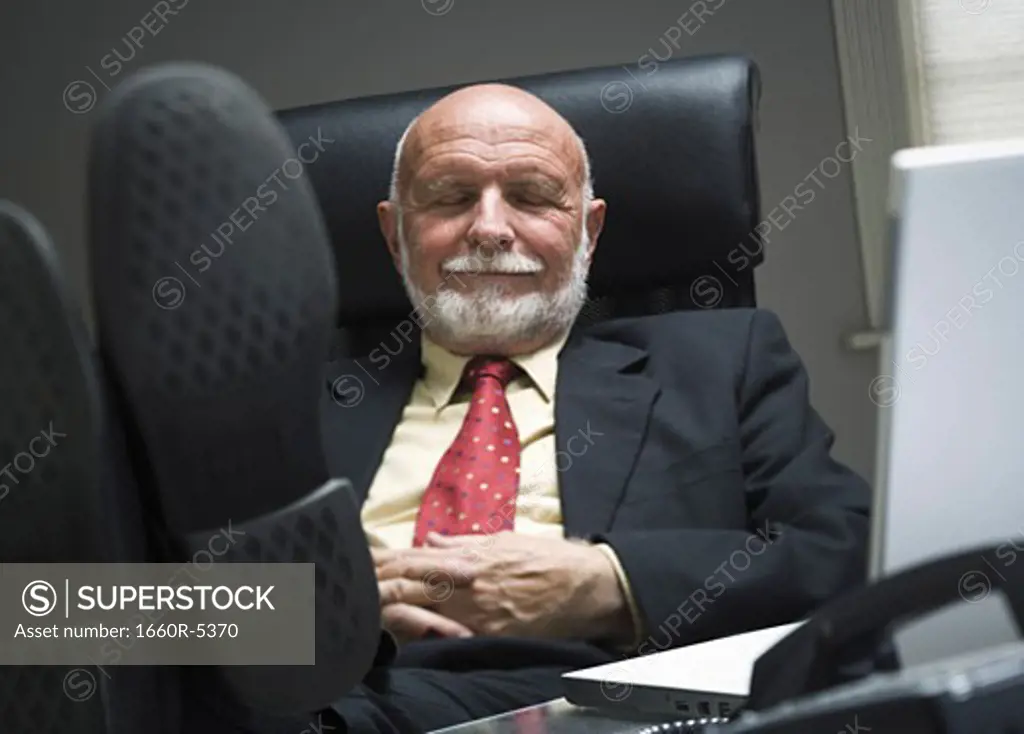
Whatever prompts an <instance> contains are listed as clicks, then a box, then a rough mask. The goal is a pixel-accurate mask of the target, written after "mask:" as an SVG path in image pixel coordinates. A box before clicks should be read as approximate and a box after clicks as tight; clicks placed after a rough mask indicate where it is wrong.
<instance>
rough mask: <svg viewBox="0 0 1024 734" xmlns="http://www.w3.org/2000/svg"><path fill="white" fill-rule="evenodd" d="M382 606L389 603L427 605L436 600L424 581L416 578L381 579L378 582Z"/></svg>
mask: <svg viewBox="0 0 1024 734" xmlns="http://www.w3.org/2000/svg"><path fill="white" fill-rule="evenodd" d="M377 589H378V592H379V594H380V605H381V607H385V606H388V605H389V604H412V605H415V606H418V607H427V606H431V605H433V604H434V603H435V602H434V600H433V599H431V598H430V595H429V594H428V593H427V588H426V586H424V584H423V582H421V581H416V580H414V579H407V578H397V579H389V580H388V581H381V582H380V583H378V584H377Z"/></svg>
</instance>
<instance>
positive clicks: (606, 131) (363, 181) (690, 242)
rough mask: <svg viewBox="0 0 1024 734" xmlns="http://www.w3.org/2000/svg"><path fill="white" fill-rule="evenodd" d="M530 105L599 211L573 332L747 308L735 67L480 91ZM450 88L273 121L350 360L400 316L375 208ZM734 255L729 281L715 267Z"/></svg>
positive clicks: (615, 74) (402, 308) (681, 64)
mask: <svg viewBox="0 0 1024 734" xmlns="http://www.w3.org/2000/svg"><path fill="white" fill-rule="evenodd" d="M486 81H496V82H503V83H506V84H511V85H514V86H517V87H520V88H522V89H525V90H527V91H529V92H532V93H533V94H535V95H537V96H538V97H540V98H541V99H543V100H544V101H546V102H547V103H548V104H550V105H551V106H552V107H553V108H554V109H556V110H557V111H558V112H559V113H561V114H562V115H563V116H564V117H565V118H566V119H567V120H568V121H569V123H570V124H571V125H572V126H573V127H574V128H575V130H576V131H577V132H578V133H579V134H580V136H581V137H582V138H583V140H584V142H585V144H586V146H587V151H588V153H589V156H590V160H591V166H592V174H593V177H594V189H595V195H596V196H598V197H600V198H603V199H605V200H606V201H607V202H608V214H607V217H606V222H605V228H604V232H603V233H602V235H601V238H600V241H599V243H598V248H597V252H596V254H595V259H594V263H593V266H592V269H591V275H590V279H589V293H590V299H589V302H588V304H587V307H586V308H585V309H584V311H583V313H582V314H581V316H580V321H581V322H582V321H595V320H604V319H607V318H614V317H621V316H636V315H643V314H648V313H660V312H665V311H676V310H686V309H692V308H708V307H718V308H727V307H737V306H753V305H755V292H754V273H753V271H754V267H755V266H757V265H759V264H760V263H761V262H762V260H763V259H764V253H763V248H760V247H755V245H754V244H753V243H754V242H756V240H752V239H751V235H752V233H753V232H754V228H755V227H756V226H757V224H758V220H759V215H760V201H759V194H758V183H757V166H756V158H755V148H754V144H755V124H756V116H757V115H756V113H757V106H758V101H759V98H760V84H759V76H758V71H757V67H756V66H755V64H754V63H753V62H752V61H750V60H749V59H747V58H744V57H739V56H729V55H719V56H704V57H693V58H684V59H677V60H672V61H669V62H667V63H663V64H661V65H660V66H659V67H658V68H657V70H656V72H655V73H652V74H650V75H649V76H646V77H643V78H637V77H635V76H633V75H632V74H631V72H630V71H629V69H628V68H627V67H623V66H614V67H604V68H593V69H583V70H578V71H562V72H555V73H549V74H542V75H534V76H524V77H516V78H510V79H493V80H486ZM456 88H457V86H454V85H453V86H446V87H436V88H431V89H425V90H419V91H411V92H403V93H399V94H386V95H378V96H372V97H363V98H357V99H349V100H342V101H338V102H328V103H323V104H316V105H309V106H305V107H300V108H294V109H289V110H283V111H280V112H278V118H279V120H280V121H281V123H282V124H283V125H284V127H285V129H286V130H287V132H288V134H289V135H290V136H291V137H292V139H293V140H294V141H295V143H296V145H298V144H299V143H300V142H303V141H306V140H308V139H309V138H310V136H312V137H313V138H314V139H316V138H318V137H319V138H320V139H321V140H322V143H321V146H320V147H321V151H322V152H320V153H319V154H318V156H317V158H316V160H315V161H314V162H312V163H310V165H308V166H307V169H306V174H305V175H308V176H309V178H310V180H311V182H312V184H313V187H314V189H315V190H316V193H317V197H318V199H319V202H320V205H321V208H322V209H323V213H324V217H325V220H326V223H327V227H328V230H329V232H330V236H331V239H332V241H333V244H334V247H335V255H336V260H337V264H338V278H339V287H340V294H341V298H340V312H339V327H340V329H341V331H342V332H344V333H346V334H347V337H346V341H347V344H346V346H344V347H342V348H343V349H344V351H346V352H348V353H351V354H354V355H355V354H359V353H360V352H361V350H362V349H363V347H361V346H360V345H361V344H363V345H375V344H376V343H378V342H379V339H380V337H381V335H383V334H386V333H387V332H388V331H389V330H391V329H394V327H395V325H396V324H397V323H399V322H401V321H403V320H408V319H409V317H410V314H411V312H412V307H411V305H410V303H409V301H408V299H407V297H406V295H405V291H404V289H403V288H402V284H401V280H400V278H399V275H398V274H397V273H396V272H395V269H394V266H393V264H392V261H391V258H390V256H389V255H388V253H387V249H386V247H385V245H384V241H383V237H382V236H381V234H380V231H379V229H378V224H377V214H376V205H377V202H379V201H380V200H382V199H386V198H387V195H388V186H389V183H390V177H391V168H392V164H393V158H394V152H395V146H396V145H397V143H398V139H399V137H400V136H401V134H402V132H403V131H404V130H405V128H406V126H407V125H408V123H409V122H410V121H411V120H412V119H413V118H414V117H415V116H416V115H417V114H419V113H420V112H421V111H423V110H424V109H425V108H426V107H428V106H430V105H431V104H432V103H433V102H434V101H436V100H437V99H439V98H440V97H442V96H444V95H445V94H447V93H448V92H450V91H453V90H454V89H456ZM739 246H742V247H743V251H744V253H749V254H744V256H743V260H744V264H743V267H742V268H737V267H735V265H734V264H731V263H730V262H729V260H730V259H734V258H729V259H727V255H729V254H734V253H731V251H734V250H736V249H737V247H739Z"/></svg>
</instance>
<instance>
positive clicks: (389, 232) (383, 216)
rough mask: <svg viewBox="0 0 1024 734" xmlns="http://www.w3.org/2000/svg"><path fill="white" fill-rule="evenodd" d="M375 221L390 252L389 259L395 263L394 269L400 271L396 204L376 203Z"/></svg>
mask: <svg viewBox="0 0 1024 734" xmlns="http://www.w3.org/2000/svg"><path fill="white" fill-rule="evenodd" d="M377 222H378V224H379V225H380V233H381V235H382V236H383V237H384V243H385V244H386V245H387V248H388V252H390V253H391V260H392V261H393V262H394V263H395V269H396V270H397V271H398V272H402V252H401V246H400V244H399V238H398V206H397V205H396V204H395V203H394V202H391V201H382V202H380V203H379V204H377Z"/></svg>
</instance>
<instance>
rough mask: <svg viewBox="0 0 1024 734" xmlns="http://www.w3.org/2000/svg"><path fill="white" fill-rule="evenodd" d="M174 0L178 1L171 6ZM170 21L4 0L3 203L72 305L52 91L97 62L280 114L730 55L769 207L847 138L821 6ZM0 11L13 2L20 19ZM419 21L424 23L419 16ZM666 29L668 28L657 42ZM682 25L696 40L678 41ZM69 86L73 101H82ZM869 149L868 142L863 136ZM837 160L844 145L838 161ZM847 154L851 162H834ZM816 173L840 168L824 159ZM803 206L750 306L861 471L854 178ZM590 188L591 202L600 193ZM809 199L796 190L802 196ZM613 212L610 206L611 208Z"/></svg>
mask: <svg viewBox="0 0 1024 734" xmlns="http://www.w3.org/2000/svg"><path fill="white" fill-rule="evenodd" d="M183 3H184V7H181V6H182V4H183ZM168 4H169V6H170V7H177V8H180V12H179V13H178V14H177V15H175V16H168V17H167V22H166V23H165V24H164V23H160V22H159V21H157V23H156V24H154V23H153V20H152V19H153V18H154V17H155V16H150V18H149V19H147V22H148V23H149V24H150V28H151V29H152V30H153V31H155V32H156V35H155V36H154V35H150V33H149V32H148V31H144V30H142V29H141V25H142V23H141V21H142V19H143V17H144V16H145V15H146V14H147V12H149V11H150V10H151V9H152V8H153V7H154V6H155V5H158V3H156V0H152V1H150V0H146V1H145V2H140V1H139V0H96V1H95V2H71V1H70V0H67V1H66V2H57V0H37V1H35V2H31V3H29V2H26V1H25V0H13V2H12V3H10V4H7V3H5V5H4V7H3V9H0V77H2V78H0V81H2V83H0V89H2V90H3V97H2V98H0V99H2V101H0V105H2V109H3V113H2V118H0V119H2V121H0V125H2V130H0V131H2V133H3V134H2V135H0V196H3V197H6V198H11V199H14V200H16V201H19V202H20V203H22V204H23V205H25V206H27V207H29V208H30V209H31V210H33V211H34V212H35V213H36V215H37V216H39V217H40V218H41V219H42V221H43V223H44V224H45V225H46V226H47V227H48V228H49V229H50V231H51V233H52V234H53V236H54V238H55V239H56V240H57V243H58V246H59V248H60V250H61V251H62V253H63V254H64V255H65V259H66V262H67V266H68V268H69V269H70V270H71V272H72V279H73V286H74V287H75V288H76V290H77V293H78V294H81V293H84V292H85V291H84V289H85V287H86V275H85V272H84V252H83V236H82V225H83V221H84V212H83V178H84V165H85V160H86V159H85V153H86V139H87V134H88V130H89V124H90V113H85V114H72V113H71V112H69V110H68V109H67V107H66V106H65V104H64V100H63V99H62V95H63V93H64V91H65V89H66V88H67V87H68V85H69V84H72V83H73V82H75V81H76V80H87V81H91V82H92V84H93V85H94V86H95V87H96V88H97V89H98V91H99V95H100V96H102V95H103V94H105V93H106V92H105V90H104V89H103V87H102V86H101V85H100V84H99V82H98V81H97V80H96V79H95V78H93V77H92V76H91V75H90V72H89V71H88V70H87V69H86V67H91V69H92V70H93V71H95V72H96V73H97V74H98V75H99V76H100V78H101V79H103V81H104V82H105V83H107V84H108V85H110V86H111V87H113V86H115V85H116V84H117V83H120V82H121V81H123V79H124V78H125V77H126V76H127V75H128V74H129V73H130V72H131V71H132V70H134V69H137V68H139V67H140V66H144V65H147V64H151V63H155V62H160V61H166V60H172V59H189V60H201V61H206V62H211V63H214V64H219V65H222V66H224V67H227V68H228V69H230V70H232V71H234V72H236V73H238V74H240V75H241V76H242V77H244V78H245V79H247V80H248V81H249V82H250V83H251V84H252V85H253V86H254V87H255V88H256V89H257V90H258V91H259V92H260V93H261V94H262V95H263V96H264V97H265V98H266V99H267V100H268V101H269V102H270V104H271V105H273V106H275V107H278V108H282V107H289V106H295V105H301V104H307V103H313V102H319V101H327V100H332V99H340V98H345V97H353V96H359V95H365V94H371V93H382V92H394V91H401V90H406V89H413V88H417V87H423V86H433V85H439V84H447V83H462V82H472V81H476V80H479V79H485V78H498V77H504V76H512V75H519V74H529V73H537V72H544V71H553V70H559V69H572V68H581V67H588V66H597V65H606V64H618V63H622V64H625V65H628V66H631V67H632V68H633V70H634V71H637V64H638V62H639V60H640V58H641V56H643V55H644V54H645V53H648V49H649V48H652V47H653V48H654V49H655V51H656V52H657V53H658V54H659V55H660V56H661V57H662V58H663V57H664V55H665V53H666V51H665V47H664V46H663V45H662V39H663V38H666V39H673V38H675V39H677V41H676V42H677V43H678V46H679V48H678V50H676V49H675V48H672V47H671V46H669V47H668V48H670V49H671V50H672V52H673V53H674V54H675V55H676V56H682V55H692V54H701V53H708V52H743V53H747V54H750V55H751V56H752V57H753V58H754V59H755V60H756V61H757V62H758V64H759V65H760V67H761V70H762V73H763V76H764V87H765V95H764V102H763V107H762V132H761V138H760V153H759V155H760V168H761V177H762V192H763V197H764V211H765V215H767V214H768V212H769V211H770V210H771V209H772V208H773V207H775V206H776V205H777V204H779V203H780V202H782V201H783V199H784V198H785V197H787V196H791V195H793V194H794V190H795V189H796V187H797V185H798V184H800V183H801V182H803V181H805V179H806V178H807V177H808V175H809V174H811V173H812V172H813V171H814V170H815V169H816V167H817V166H818V165H819V164H820V163H821V161H822V160H823V159H824V158H825V157H826V156H830V155H833V154H834V151H835V148H836V146H837V144H838V143H840V142H841V141H842V140H843V139H844V138H845V136H846V134H847V131H846V130H845V129H844V124H843V116H842V97H841V93H840V88H839V82H838V70H837V64H836V58H835V44H834V40H833V35H832V18H831V10H830V5H831V4H830V3H827V2H823V0H725V2H724V4H722V2H721V0H706V6H708V7H711V8H714V7H718V6H720V7H718V10H717V11H715V13H714V14H713V15H710V16H704V18H703V21H704V22H703V23H700V22H699V21H697V20H696V19H695V18H694V16H693V15H692V14H690V15H687V16H686V17H685V18H683V20H682V24H683V25H686V27H687V28H686V29H684V30H681V29H680V21H679V19H680V17H681V16H683V15H684V13H686V12H687V11H688V10H689V9H690V8H691V2H689V0H684V1H683V2H672V1H670V0H629V2H625V0H619V1H618V2H608V1H607V0H422V2H420V0H361V1H360V2H354V1H352V0H333V1H332V2H326V1H325V0H293V1H292V2H288V3H285V2H280V1H279V2H270V1H269V0H261V1H256V2H254V1H253V0H215V1H211V2H202V3H200V2H199V1H198V0H191V2H188V0H168ZM11 5H17V6H20V7H17V8H14V7H11ZM428 10H430V11H433V12H428ZM673 26H675V30H671V29H672V27H673ZM135 27H139V28H140V31H141V33H140V32H139V31H136V32H135V33H136V37H137V38H141V44H142V49H141V50H138V51H137V53H136V57H135V58H134V60H132V61H131V62H129V63H127V64H126V65H125V67H124V69H122V70H121V71H120V73H118V74H116V75H114V70H105V69H104V68H103V67H102V66H101V59H103V58H104V56H106V55H108V54H109V53H110V52H111V49H112V48H114V47H115V46H117V47H118V48H120V49H122V53H127V47H126V46H125V45H124V44H125V40H124V39H125V37H126V35H128V34H129V33H130V32H131V31H132V29H133V28H135ZM691 33H692V35H691ZM82 95H83V89H82V88H80V87H79V88H72V89H71V90H70V91H69V97H70V99H69V101H70V102H71V104H72V105H81V104H83V103H84V102H85V101H86V99H85V98H84V97H83V96H82ZM860 132H861V134H862V135H864V136H867V137H869V138H870V137H871V131H869V130H862V131H860ZM843 152H844V153H845V151H843ZM847 156H848V154H847ZM825 170H826V173H828V174H831V173H833V172H834V171H833V170H832V169H829V168H828V167H827V165H826V169H825ZM818 180H819V181H821V182H822V184H823V187H822V188H818V186H817V184H813V183H811V184H810V185H811V186H813V188H814V190H815V192H816V195H815V198H814V200H813V202H810V203H809V204H808V205H807V207H806V208H805V209H804V210H802V211H798V212H794V214H793V216H792V217H789V218H783V219H778V218H777V222H778V227H779V228H780V229H781V231H773V232H772V234H770V235H769V237H770V238H771V244H770V246H769V248H768V261H767V263H766V264H765V265H764V266H763V267H762V268H760V270H759V272H758V285H759V288H760V301H761V305H763V306H765V307H768V308H771V309H773V310H775V311H776V312H778V313H779V314H780V316H781V317H782V320H783V322H784V323H785V325H786V327H787V329H788V332H789V335H790V338H791V340H792V342H793V343H794V344H795V346H796V348H797V350H798V351H799V352H800V353H801V355H802V356H803V357H804V360H805V362H806V363H807V366H808V369H809V371H810V374H811V379H812V400H813V401H814V403H815V405H816V406H817V407H818V409H819V410H820V412H821V413H822V414H823V415H824V417H825V419H826V420H827V421H828V422H829V423H830V424H831V425H832V426H833V428H834V429H835V430H836V432H837V434H838V443H837V450H836V454H837V456H838V457H839V458H840V459H841V460H844V461H846V462H848V463H849V464H851V465H852V466H853V467H854V468H855V469H857V470H858V471H860V472H862V473H863V474H864V475H865V476H866V477H867V478H868V479H869V480H870V479H872V478H873V471H874V470H873V464H874V461H873V453H874V435H875V425H874V419H875V418H874V416H875V413H874V405H873V404H872V403H871V401H870V400H869V399H868V396H867V386H868V384H869V382H870V380H871V378H872V377H873V375H874V374H875V355H874V354H872V353H865V354H851V353H848V352H845V351H844V350H843V348H842V345H841V339H842V336H843V334H844V333H846V332H848V331H853V330H857V329H859V328H862V327H863V326H864V325H865V304H864V299H863V294H862V288H861V269H860V263H859V255H858V251H857V246H856V240H855V220H854V209H853V193H852V184H851V178H850V172H849V169H848V167H844V168H843V170H842V171H841V172H840V173H839V175H837V176H836V177H835V178H831V179H830V178H826V177H824V176H822V175H821V174H818ZM598 193H599V194H600V192H598ZM802 200H803V201H806V194H804V195H803V198H802ZM610 206H612V207H614V202H610Z"/></svg>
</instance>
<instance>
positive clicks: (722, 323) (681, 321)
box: [599, 308, 781, 341]
mask: <svg viewBox="0 0 1024 734" xmlns="http://www.w3.org/2000/svg"><path fill="white" fill-rule="evenodd" d="M756 326H761V327H762V328H764V327H769V328H771V327H777V328H781V322H780V321H779V317H778V316H777V315H776V314H775V312H774V311H771V310H769V309H766V308H716V309H707V310H695V311H672V312H670V313H662V314H651V315H649V316H638V317H634V318H628V319H615V320H612V321H607V322H604V323H603V324H601V325H600V327H599V329H600V330H601V331H602V332H604V333H605V334H608V335H611V334H616V333H617V334H622V335H627V334H635V335H643V336H644V337H646V338H656V337H661V336H668V337H674V338H676V339H679V338H683V337H687V336H693V337H695V338H698V339H709V338H710V339H713V338H716V337H717V338H724V339H727V340H731V339H735V338H741V339H743V340H744V341H746V339H748V338H749V336H750V332H751V331H752V330H753V329H754V328H755V327H756Z"/></svg>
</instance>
